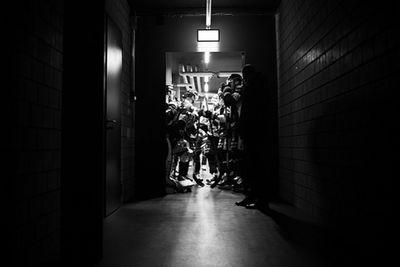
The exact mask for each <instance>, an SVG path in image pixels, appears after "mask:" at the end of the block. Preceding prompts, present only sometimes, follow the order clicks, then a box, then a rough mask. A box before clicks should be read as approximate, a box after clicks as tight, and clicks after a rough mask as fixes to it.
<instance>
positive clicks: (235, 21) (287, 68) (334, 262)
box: [2, 0, 399, 267]
mask: <svg viewBox="0 0 400 267" xmlns="http://www.w3.org/2000/svg"><path fill="white" fill-rule="evenodd" d="M9 2H10V3H8V4H9V6H7V8H6V9H5V10H6V11H7V12H6V13H7V16H4V18H5V20H6V21H5V22H4V23H3V25H5V26H6V27H5V32H4V35H3V36H4V37H5V39H6V40H5V42H7V44H8V48H7V50H5V52H4V65H5V66H7V67H8V68H6V70H5V71H6V72H5V80H6V81H7V82H8V83H7V86H8V87H7V89H6V88H5V89H4V90H3V91H4V92H3V93H4V94H3V95H4V96H3V99H5V100H6V101H4V102H5V103H4V105H2V113H3V114H4V119H5V120H4V122H3V128H2V129H3V132H4V133H5V139H4V141H3V143H4V146H2V147H4V151H5V152H6V154H5V155H6V157H5V158H6V159H5V161H3V165H2V166H3V167H4V170H5V171H4V173H5V174H4V175H3V176H4V180H5V181H6V182H5V184H4V186H3V188H4V189H5V191H6V192H5V194H4V196H5V202H4V203H5V205H6V210H5V213H4V214H5V215H6V218H7V219H6V220H7V222H9V227H8V228H7V229H6V230H7V233H8V234H7V240H6V244H7V249H8V250H7V254H8V259H10V261H11V263H12V264H11V265H12V266H96V265H97V266H118V264H120V266H126V264H130V265H135V266H154V265H156V266H267V265H268V266H279V267H280V266H283V267H286V266H302V265H301V264H303V265H305V266H354V265H361V266H362V265H369V264H373V265H374V266H385V265H387V263H388V262H390V260H391V259H393V258H394V246H393V245H392V243H393V241H395V238H394V234H393V233H394V232H395V230H396V227H395V226H394V219H393V217H394V216H393V215H394V212H395V211H394V194H395V192H394V189H395V186H394V178H395V173H396V172H395V168H396V167H397V162H398V156H397V154H398V153H396V152H397V151H398V140H397V138H398V136H397V135H398V134H397V133H398V130H397V128H398V125H397V122H398V113H399V112H398V106H399V105H398V104H397V98H396V95H397V94H396V93H395V92H396V89H397V87H398V85H397V77H398V76H399V68H398V60H399V42H398V39H399V38H396V37H397V35H398V27H397V26H396V25H397V21H396V18H397V17H398V15H399V9H398V4H397V3H396V1H388V2H385V3H375V4H373V3H367V2H365V1H359V0H350V1H343V0H340V1H335V0H323V1H318V0H290V1H289V0H281V1H279V0H268V1H267V0H265V1H264V0H247V1H239V0H214V1H206V0H193V1H184V0H171V1H161V0H147V1H134V0H100V1H64V0H54V1H49V0H35V1H30V0H22V1H18V3H14V2H15V1H14V2H12V1H9ZM11 2H12V3H11ZM207 2H208V3H210V2H211V3H212V4H211V6H212V9H211V16H210V18H211V26H210V25H208V26H207V25H206V23H209V22H207V21H206V15H207V14H206V13H207V11H206V3H207ZM111 21H112V25H113V26H112V28H113V29H112V31H107V25H109V24H110V22H111ZM209 26H210V28H211V29H219V33H220V35H219V40H218V42H216V43H215V44H217V46H216V47H214V48H213V49H216V50H213V52H233V51H243V52H244V53H245V54H246V58H245V63H248V64H252V65H253V66H254V67H255V68H256V69H257V70H258V71H259V72H261V73H262V74H263V75H264V77H266V80H267V81H268V86H267V87H266V88H267V89H265V90H261V89H260V91H258V92H257V91H255V93H254V95H252V97H253V98H258V99H260V100H261V101H262V104H260V105H259V108H258V110H259V116H257V120H256V124H257V125H258V126H259V130H256V131H255V132H254V138H255V139H257V140H267V141H268V142H269V144H270V146H269V147H268V149H267V151H268V153H263V154H261V155H260V157H259V158H258V159H257V160H258V161H259V162H261V163H260V164H259V165H260V166H259V168H257V169H256V170H255V172H254V173H257V175H258V177H260V179H264V180H265V181H266V180H268V179H272V180H273V181H274V185H273V186H272V188H269V187H268V188H266V184H263V185H262V186H260V188H258V189H259V191H260V192H261V193H262V192H264V193H266V192H267V191H272V192H273V199H272V200H271V203H270V209H268V210H263V209H262V208H259V209H246V208H243V207H237V206H235V201H237V200H240V199H241V198H242V197H243V195H242V194H240V193H237V192H233V191H226V190H221V189H219V188H214V189H210V187H208V186H205V187H194V188H193V191H192V192H191V193H187V194H170V193H168V194H167V190H166V180H165V158H166V155H167V147H166V144H165V133H166V127H165V116H164V114H165V85H166V78H165V66H166V59H165V55H166V53H167V52H204V50H202V49H204V46H199V44H198V43H199V42H198V40H197V36H196V35H197V30H198V29H205V28H206V27H209ZM109 30H111V29H109ZM110 32H113V33H114V34H115V35H112V34H111V35H110ZM107 33H108V35H107ZM112 36H114V37H115V38H112V40H111V39H110V38H111V37H112ZM107 37H109V38H107ZM112 41H114V42H112ZM111 45H114V46H115V47H114V48H115V49H111V50H107V47H108V48H110V47H111ZM107 51H108V52H107ZM107 60H108V61H107ZM110 60H111V61H110ZM107 62H108V63H109V64H108V65H107ZM110 62H111V63H112V64H114V65H112V64H111V65H112V66H110ZM115 66H116V69H117V72H114V73H113V74H115V75H114V76H113V75H111V76H110V77H111V78H113V79H107V75H106V73H107V71H109V72H110V71H111V72H113V71H115V70H116V69H112V68H113V67H115ZM107 67H108V68H107ZM110 77H109V78H110ZM107 85H108V86H109V87H107ZM110 87H112V88H114V89H115V91H114V93H115V94H111V95H110V94H109V93H111V91H109V90H107V89H109V88H110ZM107 99H108V100H109V101H108V102H107ZM117 99H119V100H118V101H117ZM108 108H112V112H114V113H113V114H111V113H110V112H111V110H109V109H108ZM108 111H110V112H108ZM111 135H113V136H114V137H113V138H112V142H113V144H115V145H111V146H110V144H111V142H108V141H110V140H111V139H110V138H109V137H110V136H111ZM107 152H113V153H109V154H108V155H111V157H110V158H109V159H111V161H107V157H106V155H107ZM107 162H109V163H110V162H111V164H107ZM107 166H108V167H107ZM110 167H111V168H110ZM107 173H108V174H111V176H109V175H108V174H107ZM3 176H2V177H3ZM109 177H112V178H111V179H109ZM396 177H397V176H396ZM109 185H113V187H112V190H110V188H111V187H108V186H109ZM110 196H112V197H111V198H112V199H114V201H113V202H108V201H109V200H110V199H111V198H110ZM107 215H108V216H107ZM8 252H9V253H8ZM116 258H118V259H121V261H114V260H116ZM122 260H126V261H122ZM154 260H156V261H157V262H154Z"/></svg>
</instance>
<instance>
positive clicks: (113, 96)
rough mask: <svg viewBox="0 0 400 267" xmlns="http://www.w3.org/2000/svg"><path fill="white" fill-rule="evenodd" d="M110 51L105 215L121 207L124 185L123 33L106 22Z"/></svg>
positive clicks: (110, 22) (107, 78)
mask: <svg viewBox="0 0 400 267" xmlns="http://www.w3.org/2000/svg"><path fill="white" fill-rule="evenodd" d="M106 38H107V39H106V42H107V47H106V49H107V51H106V70H105V75H106V77H105V79H106V81H105V86H106V88H105V92H106V114H105V116H106V117H105V121H106V123H105V125H106V179H105V183H106V184H105V194H106V196H105V202H106V203H105V204H106V205H105V215H106V216H108V215H110V214H111V213H113V212H114V211H115V210H117V209H118V208H119V207H120V206H121V203H122V182H121V112H120V108H121V96H120V94H121V86H122V33H121V31H120V30H119V28H118V26H117V25H116V24H115V23H114V22H113V21H112V20H111V19H110V18H107V35H106Z"/></svg>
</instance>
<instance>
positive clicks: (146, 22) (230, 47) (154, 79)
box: [136, 15, 277, 198]
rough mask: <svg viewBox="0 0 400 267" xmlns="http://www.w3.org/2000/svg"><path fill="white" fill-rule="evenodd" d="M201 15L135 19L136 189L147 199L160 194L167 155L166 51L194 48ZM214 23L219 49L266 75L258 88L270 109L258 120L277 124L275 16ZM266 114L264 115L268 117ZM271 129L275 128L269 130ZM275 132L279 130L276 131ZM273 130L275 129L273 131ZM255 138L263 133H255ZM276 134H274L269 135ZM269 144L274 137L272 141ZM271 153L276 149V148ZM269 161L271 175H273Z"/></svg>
mask: <svg viewBox="0 0 400 267" xmlns="http://www.w3.org/2000/svg"><path fill="white" fill-rule="evenodd" d="M204 23H205V18H203V17H189V16H183V17H163V16H142V17H139V18H138V28H137V43H136V45H137V51H136V64H137V65H136V66H137V68H136V76H137V80H136V95H137V102H136V104H137V110H138V112H137V120H136V123H137V124H136V126H137V132H136V133H137V136H136V137H137V139H136V140H137V142H136V148H137V150H136V151H137V157H136V166H137V169H136V171H137V172H136V177H137V182H136V183H137V189H138V194H142V196H141V197H143V198H146V197H150V196H157V195H158V196H159V195H162V194H164V191H165V189H164V177H165V176H164V170H165V168H164V164H165V156H166V144H165V141H164V140H165V129H164V117H163V114H164V100H165V97H164V86H165V68H166V64H165V56H166V55H165V53H166V52H195V51H197V36H196V34H197V29H198V28H204ZM212 28H218V29H220V32H221V38H220V39H221V41H220V48H219V51H220V52H232V51H243V52H245V54H246V63H249V64H253V65H254V66H255V67H256V68H257V70H258V71H260V72H262V73H263V75H264V76H265V77H266V79H268V90H267V91H264V92H262V91H260V92H258V94H259V95H258V97H264V98H265V101H266V103H268V104H267V105H266V106H267V107H268V109H265V108H261V107H260V112H265V114H266V115H265V116H264V118H262V119H260V124H263V125H265V126H266V127H267V128H270V129H274V127H275V129H276V121H274V118H275V116H274V114H273V111H274V110H276V108H275V106H274V105H275V103H276V50H275V21H274V17H273V16H267V15H263V16H219V17H215V18H214V17H213V21H212ZM267 115H268V116H267ZM271 132H274V130H271ZM275 132H277V131H275ZM271 135H273V134H271ZM255 136H259V138H263V137H265V133H263V132H261V131H260V132H259V133H255ZM273 138H274V136H273V137H272V140H273ZM271 142H272V143H273V145H276V144H277V141H271ZM270 151H271V153H272V154H274V151H276V149H275V150H274V148H272V149H271V150H270ZM264 156H265V161H266V162H272V163H271V167H269V170H268V172H270V173H268V174H266V175H269V176H275V177H276V172H275V171H276V169H274V165H276V164H275V163H273V161H272V160H268V158H271V157H270V156H269V155H264Z"/></svg>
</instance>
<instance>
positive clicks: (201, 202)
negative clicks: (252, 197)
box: [98, 186, 333, 267]
mask: <svg viewBox="0 0 400 267" xmlns="http://www.w3.org/2000/svg"><path fill="white" fill-rule="evenodd" d="M242 198H243V196H242V195H241V194H239V193H233V192H231V191H223V190H220V189H218V188H214V189H211V188H210V187H208V186H205V187H202V188H201V187H195V188H194V189H193V192H191V193H183V194H182V193H178V194H171V195H167V196H165V197H163V198H158V199H152V200H147V201H142V202H137V203H132V204H127V205H125V206H123V207H121V208H120V209H119V210H118V211H117V212H115V213H114V214H113V215H111V216H109V217H108V218H106V220H105V224H104V257H103V260H102V261H101V262H100V263H99V264H98V267H128V266H160V267H161V266H174V267H179V266H199V267H200V266H230V267H231V266H246V267H247V266H269V267H273V266H279V267H281V266H285V267H286V266H307V267H310V266H333V265H331V264H328V262H327V260H326V259H325V258H324V259H322V257H320V254H319V253H316V251H315V249H314V248H310V246H308V242H303V241H304V240H299V238H298V237H299V236H300V239H306V240H307V239H313V235H314V234H313V232H312V231H306V230H305V229H308V228H304V227H303V228H301V227H300V228H292V229H295V230H292V231H299V232H301V233H299V235H297V234H296V235H295V236H296V238H290V237H293V236H294V235H293V233H292V234H290V233H289V234H287V233H288V232H286V233H284V232H283V231H282V223H281V222H282V220H279V218H281V219H282V218H292V221H299V222H300V220H301V218H300V217H299V216H297V215H298V214H296V213H293V212H291V211H290V208H288V207H286V206H284V205H281V204H272V205H271V208H272V209H273V210H274V213H275V214H272V215H268V214H265V213H263V212H261V211H259V210H248V209H246V208H243V207H238V206H235V204H234V203H235V201H237V200H240V199H242ZM277 214H280V216H277ZM286 222H288V221H287V220H286ZM287 224H288V223H286V225H287ZM284 225H285V224H284ZM314 237H315V236H314Z"/></svg>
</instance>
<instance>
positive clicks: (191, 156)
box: [165, 51, 245, 193]
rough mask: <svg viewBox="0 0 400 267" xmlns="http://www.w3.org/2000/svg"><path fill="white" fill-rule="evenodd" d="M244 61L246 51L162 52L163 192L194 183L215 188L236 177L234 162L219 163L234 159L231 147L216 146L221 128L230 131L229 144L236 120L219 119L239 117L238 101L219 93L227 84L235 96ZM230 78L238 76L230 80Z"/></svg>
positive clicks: (178, 189)
mask: <svg viewBox="0 0 400 267" xmlns="http://www.w3.org/2000/svg"><path fill="white" fill-rule="evenodd" d="M244 64H245V53H244V52H241V51H239V52H167V53H166V76H165V81H166V84H165V89H166V92H165V93H166V94H165V101H166V118H165V120H166V122H165V123H166V135H167V136H166V141H167V144H168V154H167V157H166V161H165V179H166V191H167V193H174V192H188V191H189V192H190V191H191V188H192V186H194V185H196V184H197V185H200V186H204V185H205V184H209V185H211V187H213V186H215V185H216V184H215V182H221V181H219V180H221V178H223V177H224V179H228V176H229V178H232V179H233V178H234V177H233V176H235V177H239V175H240V174H239V171H238V166H237V165H235V164H233V163H232V164H230V165H229V166H228V163H226V166H227V167H226V168H225V167H224V166H222V164H221V162H228V161H229V162H233V160H235V159H236V157H237V154H236V153H234V151H233V150H235V149H233V150H232V151H229V152H228V150H224V149H220V150H219V151H218V152H217V145H218V142H219V139H220V137H221V136H222V135H223V134H225V131H229V134H230V135H231V134H232V136H230V137H229V138H228V139H229V142H231V141H232V140H233V139H235V138H236V137H235V136H237V135H235V133H234V131H235V129H234V127H235V122H233V123H225V122H223V120H224V118H226V117H229V118H233V117H234V116H236V119H237V118H238V117H237V105H239V101H238V102H237V105H236V104H235V105H227V103H224V101H223V99H222V97H221V94H222V93H223V91H224V90H228V89H227V88H226V87H229V88H230V89H232V90H235V92H236V94H238V92H239V90H240V88H239V87H240V86H241V76H240V75H241V69H242V67H243V66H244ZM235 75H236V76H235ZM232 77H239V80H235V81H233V79H232ZM236 85H237V87H236ZM232 93H233V92H232ZM210 116H211V117H210ZM236 125H237V124H236ZM228 128H229V129H228ZM232 143H233V141H232ZM217 154H218V155H217ZM221 157H222V158H221ZM217 179H218V181H216V180H217ZM232 181H233V180H232ZM232 181H229V182H232ZM225 182H228V181H227V180H226V181H225Z"/></svg>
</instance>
